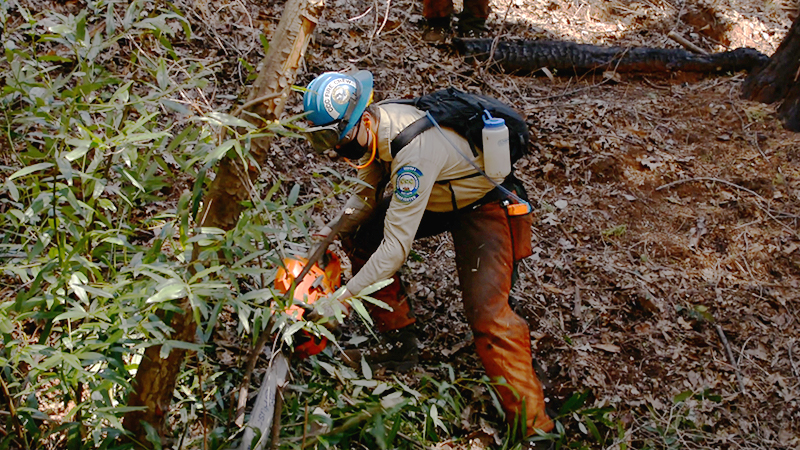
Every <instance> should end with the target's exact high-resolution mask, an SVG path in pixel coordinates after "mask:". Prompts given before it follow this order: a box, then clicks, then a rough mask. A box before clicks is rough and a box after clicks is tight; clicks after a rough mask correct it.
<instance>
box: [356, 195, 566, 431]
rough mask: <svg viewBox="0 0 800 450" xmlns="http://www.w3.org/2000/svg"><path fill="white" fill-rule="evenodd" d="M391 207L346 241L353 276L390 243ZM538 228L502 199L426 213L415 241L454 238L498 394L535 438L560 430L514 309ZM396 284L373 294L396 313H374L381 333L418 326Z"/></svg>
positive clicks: (480, 349)
mask: <svg viewBox="0 0 800 450" xmlns="http://www.w3.org/2000/svg"><path fill="white" fill-rule="evenodd" d="M387 208H388V202H386V201H384V202H382V203H381V204H379V206H377V207H376V208H375V211H374V212H373V214H372V215H371V217H370V218H369V219H368V220H367V221H366V222H365V223H363V224H362V226H361V227H360V228H359V229H358V230H357V231H356V233H355V235H354V236H353V237H352V238H350V239H344V240H343V243H344V246H345V248H346V249H348V250H349V252H348V253H349V254H350V257H351V261H352V262H353V271H354V273H355V272H356V271H357V270H358V269H360V268H361V267H362V266H363V265H364V263H365V262H366V260H367V258H368V257H369V255H371V254H372V253H373V252H374V251H375V249H377V247H378V245H379V244H380V241H381V240H382V239H383V220H384V218H385V216H386V209H387ZM532 224H533V217H532V215H531V214H527V215H524V216H513V217H509V216H508V215H507V212H506V209H505V208H504V207H502V206H501V205H500V203H499V201H494V202H491V203H487V204H485V205H483V206H479V207H477V208H474V209H473V208H464V209H461V210H459V211H454V212H451V213H433V212H430V211H426V212H425V215H424V216H423V218H422V222H421V223H420V227H419V229H418V232H417V236H416V238H421V237H427V236H432V235H435V234H438V233H441V232H443V231H447V230H449V231H450V232H451V234H452V236H453V243H454V244H455V251H456V267H457V270H458V278H459V281H460V284H461V291H462V293H463V299H464V311H465V314H466V317H467V320H468V321H469V324H470V327H472V331H473V334H474V336H475V346H476V350H477V353H478V356H479V357H480V358H481V361H482V362H483V366H484V368H485V369H486V373H487V375H488V376H489V377H490V379H492V380H493V381H495V382H499V385H498V386H497V391H498V393H499V395H500V400H501V404H502V406H503V409H504V410H505V411H506V415H507V418H508V420H509V421H514V420H516V419H517V418H518V417H520V412H521V411H522V408H523V405H524V408H525V417H526V419H527V433H528V435H531V434H534V433H535V431H534V430H535V429H539V430H542V431H545V432H547V431H550V430H552V429H553V422H552V421H551V420H550V418H549V417H548V416H547V414H546V413H545V402H544V393H543V391H542V384H541V383H540V382H539V379H538V378H537V377H536V374H535V372H534V371H533V360H532V354H531V345H530V331H529V329H528V324H527V323H526V322H525V321H524V320H523V319H522V318H521V317H519V316H518V315H517V314H516V313H515V312H514V311H513V310H512V309H511V307H510V306H509V304H508V299H509V292H510V290H511V283H512V273H513V271H514V265H515V262H516V261H519V260H520V259H522V258H525V257H528V256H530V255H531V227H532ZM355 243H358V246H357V247H355V246H354V245H353V244H355ZM394 278H395V282H394V283H392V284H390V285H389V286H387V287H385V288H384V289H381V290H380V291H378V292H376V293H374V294H373V297H375V298H378V299H380V300H382V301H384V302H386V303H388V304H389V306H391V307H392V308H393V310H394V311H388V310H385V309H382V308H377V307H375V308H372V309H371V310H370V313H371V314H372V315H373V318H374V319H375V321H376V323H377V328H378V330H379V331H388V330H394V329H398V328H402V327H405V326H408V325H410V324H412V323H414V321H415V319H414V316H413V312H412V309H411V306H410V304H409V302H408V299H407V298H406V296H405V295H404V292H403V289H402V285H401V284H400V279H399V277H398V276H397V275H396V274H395V276H394Z"/></svg>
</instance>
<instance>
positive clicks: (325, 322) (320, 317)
mask: <svg viewBox="0 0 800 450" xmlns="http://www.w3.org/2000/svg"><path fill="white" fill-rule="evenodd" d="M343 289H344V292H341V291H337V292H335V293H333V294H332V295H330V296H328V297H325V298H321V299H319V300H317V301H316V302H314V304H313V305H311V306H312V307H313V309H312V310H311V311H310V312H309V313H308V314H307V315H306V319H307V320H309V321H311V322H316V323H318V324H320V325H322V326H324V327H325V328H327V329H328V330H330V331H336V330H338V329H339V328H340V327H341V326H342V322H343V321H344V319H345V318H346V317H347V316H348V315H349V314H350V307H349V306H348V305H347V304H346V303H345V302H344V300H346V299H347V298H349V297H350V293H349V292H348V291H347V288H343Z"/></svg>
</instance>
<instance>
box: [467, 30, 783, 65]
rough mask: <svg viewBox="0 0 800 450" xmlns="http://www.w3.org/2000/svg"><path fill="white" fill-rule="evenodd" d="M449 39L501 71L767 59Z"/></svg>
mask: <svg viewBox="0 0 800 450" xmlns="http://www.w3.org/2000/svg"><path fill="white" fill-rule="evenodd" d="M492 42H493V40H492V39H458V38H457V39H454V40H453V44H454V46H455V47H456V50H457V51H458V52H459V53H460V54H461V55H463V56H464V57H466V58H468V59H473V60H476V61H479V62H485V61H488V60H489V57H490V55H492V61H493V62H496V63H497V64H498V65H499V66H500V67H502V68H503V69H504V70H505V71H506V72H520V73H526V74H529V73H534V72H537V71H539V70H541V69H542V68H547V69H549V70H558V71H562V72H564V71H566V72H575V73H585V72H590V71H594V70H613V71H616V72H645V73H653V72H672V71H686V72H711V73H714V72H738V71H740V70H748V71H749V70H751V69H753V68H755V67H758V66H760V65H762V64H765V63H766V62H767V61H768V60H769V58H768V57H767V56H766V55H764V54H763V53H761V52H759V51H758V50H755V49H752V48H738V49H736V50H731V51H727V52H721V53H712V54H708V55H698V54H695V53H692V52H689V51H687V50H684V49H678V48H650V47H610V46H601V45H591V44H578V43H575V42H569V41H538V40H537V41H531V40H518V41H499V42H498V43H497V47H496V48H495V49H494V53H492Z"/></svg>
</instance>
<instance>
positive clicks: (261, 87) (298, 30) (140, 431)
mask: <svg viewBox="0 0 800 450" xmlns="http://www.w3.org/2000/svg"><path fill="white" fill-rule="evenodd" d="M324 7H325V2H324V0H288V1H287V3H286V6H285V8H284V10H283V15H282V16H281V21H280V23H279V25H278V28H277V29H276V30H275V33H274V35H273V37H272V40H271V42H270V48H269V51H268V53H267V56H266V57H265V58H264V61H263V62H262V64H261V68H260V72H259V76H258V78H257V79H256V82H255V84H254V86H253V89H252V90H251V92H250V95H249V96H248V100H254V99H259V98H262V97H268V96H269V97H270V98H269V99H268V100H265V101H264V102H261V103H258V104H256V105H254V106H252V107H250V108H249V111H250V112H252V113H254V114H243V115H242V117H243V118H244V119H245V120H248V121H250V122H251V123H254V124H256V125H257V126H262V125H264V122H262V119H258V118H257V117H254V115H256V116H259V117H261V118H263V120H266V121H270V120H275V119H277V118H278V117H279V116H280V115H281V114H282V113H283V108H284V105H285V103H286V99H287V98H288V96H289V95H290V93H291V86H292V84H293V83H294V80H295V78H296V76H297V68H298V67H299V65H300V62H301V61H302V58H303V55H304V54H305V51H306V48H307V46H308V41H309V39H310V37H311V34H312V33H313V31H314V28H315V27H316V24H317V23H318V21H319V18H320V17H321V15H322V12H323V10H324ZM269 94H276V95H272V96H270V95H269ZM271 142H272V139H271V138H270V137H261V138H257V139H254V140H253V141H252V143H251V149H250V153H251V155H252V156H253V158H254V160H255V161H256V163H257V164H259V165H263V164H264V163H265V162H266V158H267V150H268V149H269V146H270V143H271ZM258 173H259V171H258V169H257V168H255V167H254V168H250V167H245V166H244V165H243V164H242V162H241V161H240V160H239V159H237V158H227V157H226V158H223V159H222V160H221V161H220V163H219V166H218V169H217V173H216V178H215V179H214V181H213V182H212V183H211V186H210V187H209V192H208V194H206V196H205V207H204V210H203V213H202V214H201V215H200V220H199V222H200V225H201V226H204V227H218V228H222V229H224V230H230V229H232V228H233V227H235V226H236V223H237V222H238V220H239V216H240V214H241V212H242V210H243V209H244V207H243V206H242V201H244V200H247V199H248V198H249V196H250V193H251V192H252V186H253V181H254V180H255V177H256V176H257V175H258ZM198 250H199V249H198V248H197V247H195V249H194V252H193V259H196V258H197V255H198V254H199V251H198ZM181 307H182V309H183V311H184V312H183V313H182V314H177V313H176V314H172V317H168V318H166V319H165V322H166V323H168V324H169V325H170V326H171V327H172V329H173V330H174V331H173V333H172V335H171V336H170V338H171V339H174V340H181V341H187V342H194V341H195V332H196V327H197V324H196V322H195V321H194V318H193V314H192V307H191V305H190V304H189V302H188V301H184V302H183V303H181ZM160 351H161V346H152V347H149V348H147V350H145V354H144V357H143V359H142V362H141V363H140V365H139V370H138V372H137V373H136V378H135V380H134V381H133V383H132V386H133V391H132V392H131V393H130V395H129V397H128V405H129V406H144V407H146V408H147V409H146V410H144V411H134V412H130V413H127V414H126V415H125V416H124V417H123V422H122V423H123V426H124V427H125V429H126V430H128V431H130V432H131V439H132V440H133V442H136V443H138V444H141V445H142V446H144V447H146V448H149V447H152V445H151V444H149V443H148V442H147V440H146V435H147V433H146V429H145V427H144V426H143V422H144V423H147V424H150V425H151V426H153V428H154V429H155V430H157V431H158V432H159V435H160V436H162V437H163V436H165V434H166V433H165V431H166V429H165V427H166V416H167V413H168V412H169V407H170V404H171V402H172V397H173V392H174V390H175V384H176V380H177V376H178V374H179V373H180V369H181V366H182V364H183V360H184V358H185V355H186V351H185V350H181V349H172V351H171V352H170V353H169V356H168V357H167V358H164V359H162V358H161V357H160Z"/></svg>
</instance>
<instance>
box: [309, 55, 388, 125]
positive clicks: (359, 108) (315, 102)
mask: <svg viewBox="0 0 800 450" xmlns="http://www.w3.org/2000/svg"><path fill="white" fill-rule="evenodd" d="M372 86H373V84H372V74H371V73H370V72H369V71H366V70H359V71H358V72H356V73H353V74H344V73H340V72H325V73H323V74H322V75H320V76H318V77H317V78H315V79H314V80H313V81H312V82H311V83H309V84H308V88H307V90H306V92H305V94H303V110H305V112H307V113H308V115H307V116H306V118H307V119H308V120H309V121H311V122H313V123H314V125H315V126H323V125H328V124H331V123H333V122H336V121H337V120H343V119H347V124H346V126H345V127H344V129H342V132H341V133H340V134H339V138H340V139H341V138H344V136H345V135H346V134H347V132H348V131H350V130H351V129H352V128H353V126H355V124H356V123H358V120H359V119H361V115H362V114H363V113H364V110H365V109H367V105H369V103H370V102H371V101H372V94H373V89H372ZM351 99H353V100H354V101H355V102H356V103H355V105H354V108H353V109H352V111H351V113H350V116H349V117H345V116H346V115H347V109H348V107H349V106H350V103H351Z"/></svg>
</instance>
